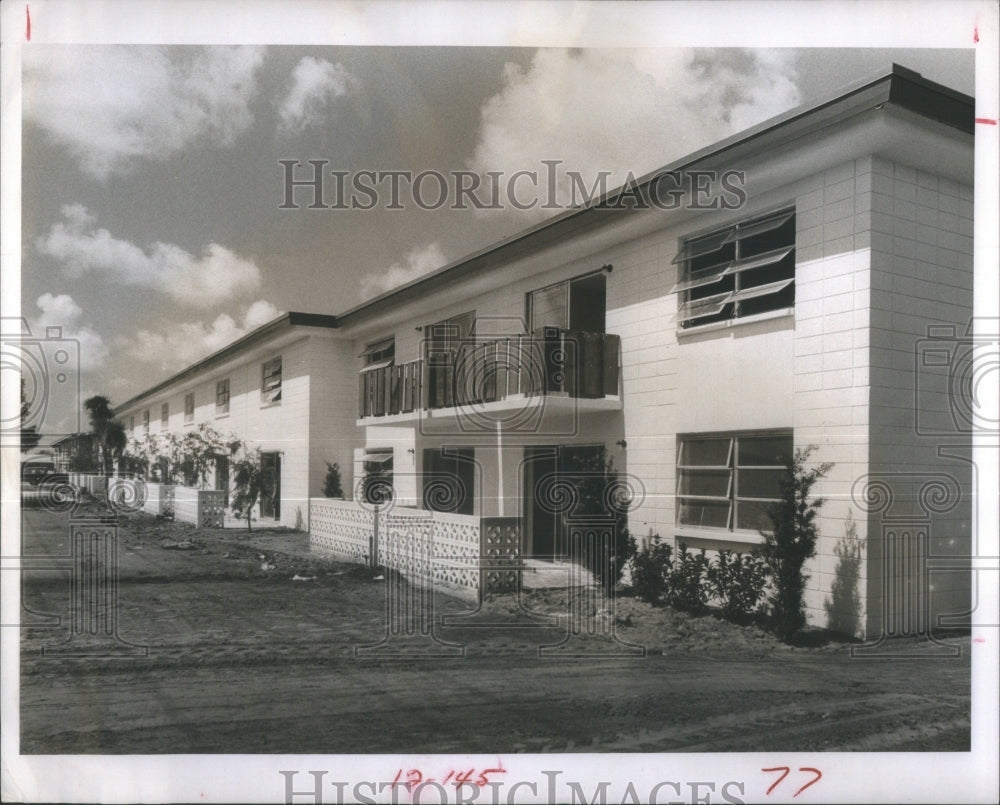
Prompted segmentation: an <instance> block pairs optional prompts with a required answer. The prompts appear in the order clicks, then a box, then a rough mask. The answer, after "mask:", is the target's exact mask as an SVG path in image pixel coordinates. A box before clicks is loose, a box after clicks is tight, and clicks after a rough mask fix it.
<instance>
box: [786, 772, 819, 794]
mask: <svg viewBox="0 0 1000 805" xmlns="http://www.w3.org/2000/svg"><path fill="white" fill-rule="evenodd" d="M799 771H811V772H812V773H813V774H815V775H816V776H815V777H813V779H811V780H810V781H809V782H808V783H806V784H805V785H804V786H802V788H800V789H799V790H798V791H796V792H795V793H794V794H792V797H793V798H794V797H797V796H798V795H799V794H801V793H802V792H803V791H805V790H806V789H807V788H808V787H809V786H811V785H814V784H815V783H818V782H819V781H820V779H821V778H822V777H823V772H821V771H820V770H819V769H812V768H810V767H809V766H803V767H802V768H800V769H799Z"/></svg>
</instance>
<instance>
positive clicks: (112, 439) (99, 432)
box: [83, 394, 125, 475]
mask: <svg viewBox="0 0 1000 805" xmlns="http://www.w3.org/2000/svg"><path fill="white" fill-rule="evenodd" d="M83 407H84V408H86V409H87V416H88V417H89V418H90V430H91V431H92V432H93V434H94V446H95V448H96V450H97V456H98V460H99V462H100V465H101V473H102V474H104V475H110V474H111V459H112V455H113V453H114V445H116V444H118V442H119V438H120V439H121V440H122V441H123V440H124V437H125V428H124V427H122V426H121V424H120V423H119V424H118V427H117V428H116V427H115V426H114V425H113V423H114V422H115V415H114V412H113V411H112V410H111V400H109V399H108V398H107V397H104V396H103V395H100V394H98V395H95V396H94V397H90V398H88V399H86V400H84V401H83ZM119 429H120V437H119ZM121 449H124V444H122V448H121Z"/></svg>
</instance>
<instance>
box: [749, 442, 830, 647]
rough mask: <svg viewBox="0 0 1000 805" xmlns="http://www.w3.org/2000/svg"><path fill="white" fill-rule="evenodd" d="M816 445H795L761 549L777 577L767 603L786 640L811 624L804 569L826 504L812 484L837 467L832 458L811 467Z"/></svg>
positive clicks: (769, 511) (770, 511) (770, 510)
mask: <svg viewBox="0 0 1000 805" xmlns="http://www.w3.org/2000/svg"><path fill="white" fill-rule="evenodd" d="M816 449H817V447H816V445H809V446H808V447H807V448H805V449H804V450H803V449H801V448H799V449H796V450H795V455H793V456H792V457H791V458H790V459H789V460H788V463H787V465H786V468H785V474H784V477H783V478H782V479H781V500H780V501H779V502H777V503H773V504H771V505H770V506H769V507H768V509H767V516H768V519H770V521H771V529H770V530H769V531H767V530H762V531H761V535H762V536H763V537H764V544H763V545H762V546H761V547H760V551H759V553H760V556H761V557H762V558H763V559H764V561H765V563H766V564H767V566H768V568H769V571H770V575H771V581H772V590H771V593H770V596H769V599H768V603H769V604H770V609H771V617H772V619H773V622H774V626H775V630H776V631H777V633H778V635H779V637H781V639H782V640H788V638H790V637H791V636H792V635H793V634H794V633H795V632H797V631H798V630H799V629H801V628H802V627H803V626H805V622H806V616H805V605H804V603H803V600H802V593H803V591H804V590H805V586H806V581H808V579H809V577H808V576H807V575H806V574H805V573H804V572H803V571H802V568H803V566H804V565H805V563H806V560H807V559H810V558H812V557H813V556H815V555H816V540H817V538H818V536H819V529H818V528H817V526H816V516H817V514H819V510H820V508H821V507H822V506H823V499H822V498H812V497H811V495H812V488H813V486H815V484H816V482H817V481H819V480H820V479H821V478H823V477H825V476H826V474H827V473H828V472H829V471H830V470H831V469H832V468H833V464H831V463H829V462H827V463H824V464H820V465H819V466H818V467H813V468H812V469H806V462H807V461H808V460H809V456H810V455H811V454H812V452H813V451H814V450H816Z"/></svg>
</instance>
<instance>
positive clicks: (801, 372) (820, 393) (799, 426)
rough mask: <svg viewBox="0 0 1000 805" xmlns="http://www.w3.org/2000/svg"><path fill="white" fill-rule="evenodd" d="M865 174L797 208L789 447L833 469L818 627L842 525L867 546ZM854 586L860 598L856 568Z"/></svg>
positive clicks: (818, 565)
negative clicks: (858, 483) (860, 484)
mask: <svg viewBox="0 0 1000 805" xmlns="http://www.w3.org/2000/svg"><path fill="white" fill-rule="evenodd" d="M870 172H871V160H870V159H860V160H857V161H852V162H849V163H847V164H845V165H842V166H839V167H837V168H834V169H831V170H827V171H825V172H823V173H822V174H818V175H816V176H814V177H811V178H810V179H809V180H808V181H807V182H806V183H804V184H803V185H802V186H801V188H800V191H799V192H798V193H797V195H796V199H795V204H796V229H797V232H796V255H797V260H796V275H795V338H794V347H793V348H794V363H793V366H794V378H793V394H792V404H793V406H794V415H793V425H794V431H795V446H796V447H798V448H805V447H807V446H809V445H816V446H817V450H816V451H815V452H814V453H813V454H812V456H811V461H812V462H813V463H815V464H818V463H822V462H833V464H834V466H833V468H832V470H831V471H830V472H829V475H828V476H827V478H826V479H825V480H824V481H822V482H820V483H819V484H817V486H816V487H815V488H814V492H815V494H816V496H817V497H823V498H824V499H825V504H824V506H823V508H822V510H821V514H820V517H819V518H818V519H817V523H818V527H819V532H820V536H819V542H818V545H817V556H816V558H815V559H814V560H813V561H811V562H810V563H809V564H808V565H807V568H806V570H807V572H808V573H809V574H810V578H809V581H808V584H807V590H806V596H805V599H806V607H807V617H808V619H809V621H810V622H811V623H814V624H817V625H826V623H827V607H829V606H831V605H832V604H833V600H832V595H831V591H832V589H833V583H834V580H835V579H836V577H837V571H838V566H839V561H840V560H839V558H838V556H837V546H838V544H839V543H840V542H841V541H842V540H844V539H846V537H847V532H848V529H849V524H850V523H852V522H853V523H854V526H855V528H856V530H857V534H858V538H859V539H864V538H865V537H866V519H865V517H864V515H863V514H862V513H861V512H859V511H858V509H857V507H856V506H854V504H853V503H852V501H851V489H852V486H853V484H854V482H855V480H856V479H858V478H860V477H861V476H863V475H864V474H865V473H866V472H867V471H868V404H869V394H868V387H867V380H868V373H869V334H868V326H869V314H868V298H869V288H870V285H871V280H870V268H869V263H870V252H869V245H870V239H869V232H868V219H869V215H868V210H869V207H870V202H869V199H868V197H867V196H868V193H869V187H870V183H871V179H870ZM857 583H858V591H859V593H860V594H861V596H862V598H864V592H865V584H866V581H865V568H864V566H862V568H861V577H860V578H859V579H858V582H857ZM863 605H864V602H863ZM863 617H864V613H861V618H860V619H859V621H858V627H859V629H860V628H861V626H862V624H863V622H864V620H863Z"/></svg>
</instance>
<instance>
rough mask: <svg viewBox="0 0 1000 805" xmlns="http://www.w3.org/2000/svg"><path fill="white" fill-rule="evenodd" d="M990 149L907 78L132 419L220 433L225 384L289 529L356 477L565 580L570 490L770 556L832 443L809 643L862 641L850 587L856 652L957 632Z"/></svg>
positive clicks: (246, 343) (635, 516)
mask: <svg viewBox="0 0 1000 805" xmlns="http://www.w3.org/2000/svg"><path fill="white" fill-rule="evenodd" d="M972 129H973V102H972V99H971V98H968V97H966V96H962V95H960V94H958V93H956V92H953V91H951V90H949V89H947V88H945V87H942V86H940V85H936V84H933V83H932V82H929V81H926V80H925V79H923V78H922V77H920V76H919V75H918V74H915V73H912V72H910V71H908V70H905V69H903V68H898V67H894V69H893V71H892V72H891V73H889V74H888V75H886V76H883V77H881V78H879V79H876V80H873V81H869V82H865V83H863V84H859V85H858V86H856V87H853V88H850V89H849V90H847V91H845V92H844V93H842V94H840V95H839V96H837V97H836V98H834V99H831V100H830V101H828V102H826V103H823V104H818V105H816V106H814V107H811V108H808V109H798V110H793V111H792V112H790V113H788V114H786V115H783V116H781V117H780V118H776V119H774V120H771V121H768V122H766V123H764V124H761V125H760V126H757V127H755V128H754V129H751V130H749V131H747V132H743V133H741V134H739V135H736V136H734V137H732V138H730V139H728V140H725V141H723V142H722V143H719V144H716V145H714V146H711V147H709V148H707V149H704V150H703V151H700V152H697V153H696V154H693V155H691V156H690V157H687V158H685V159H683V160H679V161H678V162H676V163H674V164H672V165H669V166H666V167H665V168H664V169H663V170H662V171H659V172H657V173H656V174H653V175H651V176H650V177H645V178H644V179H642V180H640V181H639V182H637V183H635V184H634V185H633V186H632V187H631V188H630V189H629V192H628V193H622V192H612V193H610V194H608V195H607V196H606V197H604V198H603V199H601V200H600V201H598V202H595V203H591V204H590V205H588V206H586V207H582V208H578V209H573V210H570V211H568V212H566V213H563V214H561V215H559V216H556V217H555V218H552V219H549V220H547V221H545V222H543V223H542V224H540V225H538V226H536V227H534V228H533V229H531V230H528V231H527V232H525V233H523V234H522V235H520V236H517V237H515V238H511V239H507V240H505V241H503V242H502V243H500V244H497V245H495V246H493V247H490V248H487V249H484V250H483V251H481V252H479V253H477V254H474V255H471V256H470V257H467V258H465V259H463V260H461V261H458V262H456V263H453V264H451V265H449V266H446V267H444V268H442V269H440V270H439V271H437V272H435V273H434V274H431V275H429V276H427V277H424V278H422V279H420V280H418V281H416V282H413V283H410V284H409V285H406V286H403V287H401V288H398V289H395V290H393V291H391V292H389V293H387V294H385V295H383V296H381V297H379V298H377V299H374V300H372V301H370V302H367V303H365V304H363V305H361V306H358V307H356V308H354V309H351V310H348V311H346V312H343V313H341V314H339V315H337V316H336V317H329V318H328V320H327V319H326V318H324V322H326V323H325V324H323V325H319V326H309V325H306V324H303V323H301V322H298V323H297V322H296V321H292V320H287V321H286V320H279V321H284V322H285V323H284V324H281V325H280V326H275V325H268V327H267V328H262V331H258V333H256V334H251V336H249V337H248V338H246V339H243V341H241V342H238V343H237V344H236V345H233V346H232V347H230V348H227V350H224V351H223V352H222V353H220V354H219V356H213V357H211V358H209V359H206V361H202V362H201V363H200V364H198V365H196V366H195V367H192V369H190V370H188V371H187V372H186V373H182V375H180V376H178V377H177V378H174V379H171V380H170V381H167V382H166V383H164V384H161V385H160V386H159V387H157V388H156V389H153V390H150V391H149V392H146V393H144V394H143V395H140V397H138V398H136V399H135V400H133V401H130V402H129V403H128V404H126V405H125V406H122V407H121V408H120V409H119V414H120V415H121V416H123V417H125V418H126V420H127V422H128V424H129V425H130V426H131V430H132V432H133V433H136V432H139V431H140V429H145V428H146V427H147V424H146V420H147V418H148V419H149V423H148V427H149V428H150V429H151V430H152V431H155V429H156V428H157V427H158V426H159V425H158V423H159V422H160V421H161V418H162V417H165V419H162V421H165V422H167V423H168V424H167V427H170V428H174V427H180V428H183V427H186V426H190V425H191V423H192V422H195V423H196V422H199V421H202V420H206V421H216V422H218V421H219V419H220V414H219V408H218V405H219V403H218V399H219V398H218V393H219V392H218V388H219V386H218V384H219V383H220V382H221V381H222V380H223V379H224V378H226V379H228V382H229V383H230V386H229V392H228V399H229V406H230V409H231V410H230V411H229V413H228V414H226V415H225V417H228V422H227V423H226V424H227V425H230V429H232V430H235V432H237V434H238V435H240V436H241V437H242V438H246V439H249V440H252V441H253V442H254V443H257V444H260V445H261V447H262V449H263V450H265V452H266V453H275V454H278V455H280V461H281V467H280V483H281V493H280V500H281V503H280V506H281V513H280V516H279V517H277V518H276V519H277V520H278V521H280V522H282V523H286V524H289V525H294V524H295V523H299V524H300V525H301V516H297V515H296V514H294V513H291V514H290V513H289V512H288V510H289V509H292V510H293V512H295V511H302V510H303V509H304V510H305V511H308V498H309V497H310V496H315V495H317V494H318V491H319V488H320V487H321V484H322V476H323V474H324V473H325V466H326V464H325V462H327V461H334V460H336V461H337V462H338V463H339V464H340V466H341V468H342V469H343V476H344V483H345V489H346V490H348V494H349V495H350V494H351V491H353V492H354V493H355V496H356V497H363V496H365V495H366V494H368V492H367V491H366V490H367V487H366V484H367V483H369V482H371V481H372V480H375V481H378V480H381V481H382V482H385V483H388V484H389V485H390V486H391V488H392V490H393V491H392V494H393V496H394V497H395V498H396V501H397V504H398V505H403V506H415V507H419V508H425V509H432V510H439V511H448V512H453V513H458V514H466V515H474V516H478V517H480V518H495V517H501V518H516V520H517V522H518V523H519V524H520V528H519V532H520V540H521V546H520V550H521V553H522V555H523V556H526V557H534V558H537V559H540V560H550V561H551V560H553V559H559V558H561V557H565V556H566V555H567V551H568V548H567V538H566V523H565V519H566V517H565V514H566V509H565V507H563V508H562V509H560V507H559V505H556V504H557V502H558V500H559V498H560V496H562V495H565V494H567V488H568V487H567V485H566V483H565V482H566V481H567V480H568V481H570V482H571V483H570V484H569V486H570V487H572V486H573V485H574V484H575V485H576V487H577V488H579V487H580V485H581V484H585V483H586V482H587V478H589V477H590V476H592V475H594V474H595V473H600V472H604V471H605V470H606V468H607V466H608V464H609V463H610V464H612V465H613V467H614V468H615V470H616V471H617V472H618V473H619V476H620V477H621V478H622V479H623V483H624V484H625V486H626V487H627V496H628V497H629V498H630V501H631V505H630V507H629V512H628V525H629V529H630V531H631V533H632V534H633V535H636V536H638V537H640V538H641V537H644V536H648V535H653V534H658V535H660V536H661V537H663V538H665V539H668V540H671V541H673V542H674V543H675V544H680V543H685V544H687V545H688V546H690V547H692V548H706V549H707V550H709V551H715V550H719V549H722V548H729V549H733V550H748V549H750V548H751V547H752V546H753V545H755V544H757V543H759V542H760V541H761V536H760V529H761V528H762V527H764V526H766V519H765V516H764V512H765V509H766V507H767V505H768V504H769V503H770V502H773V501H774V500H775V499H776V497H777V495H778V481H779V478H780V476H781V473H782V466H783V462H784V461H785V459H786V458H788V457H789V456H790V455H791V454H792V452H793V451H794V450H796V449H805V448H808V447H810V446H814V450H813V452H812V454H811V457H810V460H811V461H812V462H816V463H818V462H831V463H832V464H833V467H832V469H831V470H830V471H829V473H828V475H827V477H826V478H825V479H823V480H822V482H821V483H820V484H819V485H818V486H817V487H816V493H817V494H818V495H819V496H822V497H823V498H824V499H825V501H826V502H825V504H824V507H823V509H822V513H821V517H820V519H819V529H820V533H821V537H820V541H819V548H818V553H817V557H816V558H815V559H814V560H813V561H812V562H811V564H810V566H809V567H808V572H809V574H810V579H809V587H808V591H807V600H806V603H807V607H808V615H809V619H810V621H811V622H813V623H816V624H825V623H828V622H831V620H837V619H838V617H839V616H838V613H836V612H835V609H836V607H837V606H838V603H837V601H835V600H834V596H833V591H834V589H835V587H836V586H837V584H838V579H839V583H840V584H841V585H843V584H844V583H845V582H851V583H853V584H854V585H855V588H856V589H857V590H858V594H859V598H860V601H861V605H862V611H861V613H860V617H859V618H858V620H857V624H856V627H855V628H854V629H853V631H855V632H856V633H858V634H868V635H873V634H874V635H877V634H878V633H879V631H880V630H881V631H883V632H884V631H889V632H892V628H889V627H887V617H890V619H891V617H895V615H891V616H887V615H886V611H885V609H884V607H885V606H886V605H887V604H886V602H887V601H888V600H889V599H893V600H894V601H895V603H894V604H893V607H894V609H893V612H894V613H898V612H902V611H906V612H911V613H912V612H916V611H917V610H919V618H920V619H922V621H921V622H924V621H926V622H927V623H929V622H930V621H931V620H934V622H935V623H937V620H936V619H937V617H938V616H944V615H949V614H950V615H955V616H956V618H958V617H959V616H960V615H961V613H964V612H966V611H967V610H968V609H969V580H968V574H967V573H966V574H962V573H955V572H951V573H944V572H938V573H933V572H932V570H931V569H930V568H931V567H932V566H933V563H934V560H935V558H940V559H943V560H945V561H947V560H951V559H956V558H961V557H964V556H968V554H969V551H970V546H971V511H972V503H971V494H972V472H971V463H970V455H969V451H970V446H971V437H970V435H969V432H968V429H965V428H963V427H962V426H961V423H960V422H957V420H956V418H955V407H956V404H957V403H956V399H955V397H954V394H950V393H949V388H950V387H949V385H948V377H950V376H951V375H950V374H949V373H950V372H952V371H953V369H954V366H953V363H954V355H955V354H957V352H956V350H958V351H960V346H961V344H962V343H963V339H967V327H968V325H969V323H970V321H971V316H972V293H973V265H972V198H973V196H972V182H973V135H972ZM692 176H694V177H697V176H702V177H703V178H702V179H696V184H690V183H689V184H688V185H686V186H682V185H677V184H670V182H673V181H675V179H676V177H692ZM664 177H668V178H669V179H670V181H667V180H665V179H664ZM679 187H684V188H686V189H677V188H679ZM670 188H674V190H675V192H672V191H671V190H670ZM301 315H302V314H290V316H292V317H293V319H294V317H296V316H301ZM307 318H308V317H307ZM286 319H287V317H286ZM314 324H315V320H314ZM268 328H272V329H270V330H269V329H268ZM265 331H266V332H265ZM932 354H933V355H934V356H935V358H936V360H926V357H927V355H932ZM949 355H951V356H952V357H951V358H949V357H948V356H949ZM277 359H280V362H281V363H280V369H279V370H278V371H279V373H280V374H279V376H280V380H279V382H280V387H281V400H280V405H275V404H274V403H273V402H267V401H266V395H267V393H268V387H269V385H268V384H269V383H273V376H272V375H270V374H269V371H271V372H273V371H274V369H275V366H276V364H274V363H269V362H273V361H274V360H277ZM191 394H193V395H194V409H193V411H194V415H193V419H192V418H191V417H190V413H189V412H190V410H191V408H190V399H189V395H191ZM161 406H166V408H165V409H163V410H162V411H161ZM132 417H135V422H134V423H133V422H132ZM886 496H888V500H886ZM852 540H857V541H859V543H860V544H861V545H863V550H862V557H863V558H862V561H861V562H860V566H859V569H858V570H857V571H856V573H857V575H856V578H853V579H844V578H843V574H844V573H845V567H846V565H845V563H844V562H843V561H842V559H843V556H844V552H845V550H848V549H849V548H850V545H851V544H852ZM854 544H857V543H854ZM897 599H898V600H897ZM842 620H843V618H840V619H839V620H838V622H842ZM890 626H891V624H890Z"/></svg>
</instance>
